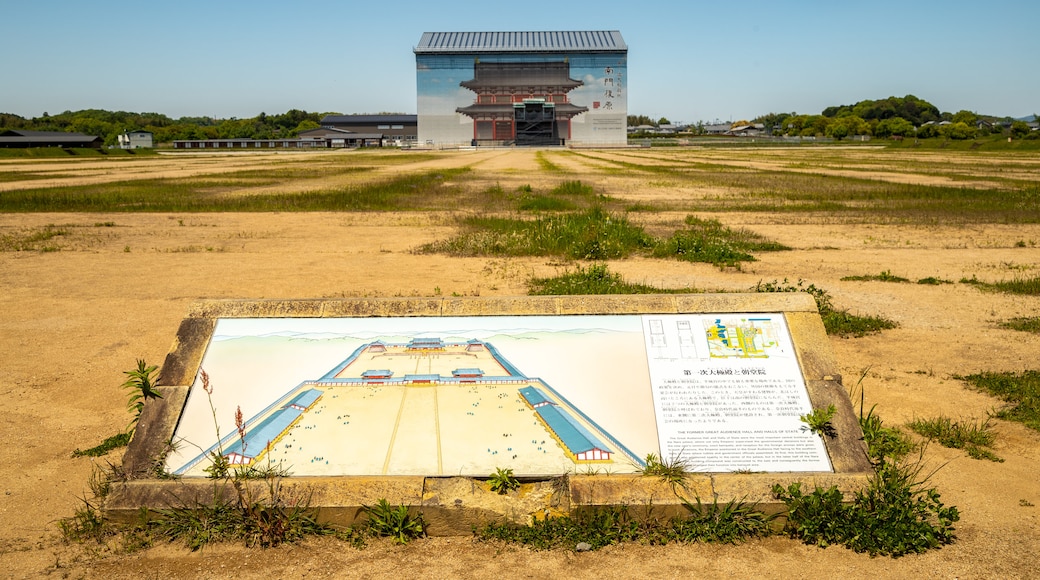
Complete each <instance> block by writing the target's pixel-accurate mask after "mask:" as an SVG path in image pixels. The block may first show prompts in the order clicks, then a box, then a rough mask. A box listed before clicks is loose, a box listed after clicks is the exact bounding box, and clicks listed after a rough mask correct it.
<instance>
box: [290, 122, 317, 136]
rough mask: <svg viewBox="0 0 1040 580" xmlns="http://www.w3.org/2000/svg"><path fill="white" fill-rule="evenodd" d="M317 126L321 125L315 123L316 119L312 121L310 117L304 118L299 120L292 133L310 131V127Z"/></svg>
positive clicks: (314, 127)
mask: <svg viewBox="0 0 1040 580" xmlns="http://www.w3.org/2000/svg"><path fill="white" fill-rule="evenodd" d="M319 127H321V125H319V124H318V123H317V121H312V120H310V119H304V120H302V121H300V124H299V125H297V126H296V129H295V130H294V133H296V134H297V135H299V134H300V132H302V131H310V130H311V129H318V128H319Z"/></svg>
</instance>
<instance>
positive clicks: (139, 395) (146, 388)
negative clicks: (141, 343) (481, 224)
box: [123, 359, 162, 433]
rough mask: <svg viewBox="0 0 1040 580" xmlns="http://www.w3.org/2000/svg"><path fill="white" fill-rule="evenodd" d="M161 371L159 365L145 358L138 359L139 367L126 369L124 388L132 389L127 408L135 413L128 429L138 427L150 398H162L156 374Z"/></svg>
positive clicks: (132, 429) (129, 430)
mask: <svg viewBox="0 0 1040 580" xmlns="http://www.w3.org/2000/svg"><path fill="white" fill-rule="evenodd" d="M158 373H159V367H158V365H149V364H148V363H146V362H144V360H143V359H137V368H136V369H134V370H131V371H126V372H124V373H123V374H125V375H126V377H127V378H126V381H125V382H124V383H123V388H124V389H127V390H129V391H130V396H129V398H128V399H127V402H126V408H127V410H128V411H130V413H131V414H132V415H133V418H132V419H131V420H130V425H129V426H128V427H127V431H128V432H130V433H133V431H134V429H136V428H137V420H138V419H140V418H141V411H143V410H144V404H145V402H146V401H147V400H148V399H161V398H162V395H160V394H159V392H158V391H156V390H155V386H156V385H155V381H156V375H157V374H158Z"/></svg>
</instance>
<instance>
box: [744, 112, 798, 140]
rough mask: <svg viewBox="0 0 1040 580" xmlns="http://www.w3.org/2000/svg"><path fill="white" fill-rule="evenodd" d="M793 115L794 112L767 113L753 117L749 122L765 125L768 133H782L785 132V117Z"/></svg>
mask: <svg viewBox="0 0 1040 580" xmlns="http://www.w3.org/2000/svg"><path fill="white" fill-rule="evenodd" d="M794 116H796V115H795V114H794V113H767V114H765V115H761V116H758V117H755V118H754V119H752V120H751V122H752V123H761V124H763V125H765V127H766V132H768V133H769V134H770V135H773V134H777V135H782V134H784V133H786V132H787V119H788V118H790V117H794Z"/></svg>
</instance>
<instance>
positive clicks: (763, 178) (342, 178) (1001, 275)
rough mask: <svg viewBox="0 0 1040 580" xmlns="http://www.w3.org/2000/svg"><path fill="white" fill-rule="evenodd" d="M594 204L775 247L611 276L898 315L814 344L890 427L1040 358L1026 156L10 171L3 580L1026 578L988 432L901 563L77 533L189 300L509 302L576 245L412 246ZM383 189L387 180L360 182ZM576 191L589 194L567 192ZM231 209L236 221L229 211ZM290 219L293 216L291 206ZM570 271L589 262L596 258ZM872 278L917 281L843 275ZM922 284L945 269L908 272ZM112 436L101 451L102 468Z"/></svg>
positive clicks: (612, 264) (1015, 461) (336, 160)
mask: <svg viewBox="0 0 1040 580" xmlns="http://www.w3.org/2000/svg"><path fill="white" fill-rule="evenodd" d="M576 181H580V182H581V184H582V185H584V186H591V192H590V193H585V194H581V195H571V196H569V197H566V196H557V197H566V199H567V200H569V201H570V202H572V203H574V204H576V205H577V206H578V207H584V206H587V205H588V204H593V203H595V204H602V205H603V206H604V207H606V208H607V209H608V210H609V211H610V212H613V215H618V216H621V215H624V216H627V219H628V221H629V222H631V223H632V224H635V225H638V226H641V227H643V228H644V229H645V230H646V231H647V232H648V233H650V234H651V235H654V236H658V237H667V236H668V235H670V234H671V233H672V232H674V231H675V230H677V229H680V228H682V227H683V223H684V219H685V218H686V217H687V216H691V215H692V216H696V217H699V218H702V219H715V220H718V221H719V222H721V224H723V225H724V226H727V227H729V228H734V229H738V228H744V229H747V230H750V231H752V232H754V233H756V234H758V235H760V236H762V237H764V238H765V239H768V240H771V241H774V242H778V243H780V244H783V245H785V246H787V247H789V248H791V249H790V250H789V251H772V252H760V253H755V257H756V258H757V260H755V261H751V262H744V263H743V264H742V265H741V266H740V267H739V268H732V267H730V268H719V267H716V266H713V265H711V264H707V263H691V262H687V261H679V260H674V259H665V258H654V257H651V256H649V255H648V254H636V255H632V256H630V257H627V258H620V259H609V260H606V263H607V265H608V266H609V268H610V271H612V272H616V273H619V274H621V275H622V276H623V277H624V278H625V279H626V280H627V281H630V282H636V283H641V284H646V285H651V286H657V287H662V288H686V287H689V288H694V289H697V290H702V291H746V290H748V289H749V288H751V287H753V286H755V285H756V284H757V283H758V282H760V281H774V280H775V281H782V280H784V279H787V280H789V281H792V282H793V281H796V280H804V281H806V282H809V283H813V284H815V285H816V286H818V287H820V288H825V289H826V290H827V291H828V292H829V293H830V294H831V295H832V297H833V300H834V302H835V304H836V305H837V306H839V307H840V308H843V309H848V310H849V311H851V312H853V313H857V314H867V315H881V316H884V317H887V318H889V319H891V320H892V321H894V322H895V323H896V324H897V325H898V327H897V328H895V329H891V330H885V331H883V332H880V333H877V334H871V335H868V336H864V337H859V338H837V337H834V338H832V339H831V342H832V346H833V349H834V351H835V352H836V355H837V358H838V360H839V362H840V364H841V365H842V369H843V374H844V377H845V383H846V386H847V387H851V386H853V385H854V384H855V383H856V382H857V381H858V380H859V379H860V377H862V380H861V383H860V384H861V386H862V388H863V390H864V391H865V395H866V405H867V407H868V408H869V407H870V406H872V405H876V412H877V413H878V414H879V415H880V416H881V417H882V418H883V419H884V420H885V422H886V425H889V426H901V425H904V424H906V423H907V422H909V421H911V420H912V419H915V418H922V417H926V418H929V417H936V416H939V415H943V416H947V417H952V418H955V419H964V420H968V419H978V420H982V419H985V418H986V416H987V414H988V413H989V412H991V411H993V410H995V409H998V408H999V407H1000V406H1001V403H1000V401H999V400H997V399H995V398H993V397H991V396H988V395H986V394H982V393H980V392H977V391H974V390H972V389H970V388H969V387H968V386H967V385H966V384H965V382H964V381H962V380H958V379H957V378H956V377H957V376H962V375H969V374H972V373H978V372H983V371H1016V372H1018V371H1023V370H1027V369H1040V358H1038V355H1037V353H1038V352H1040V335H1038V334H1035V333H1029V332H1020V331H1014V330H1008V329H1006V328H1003V327H1002V326H1001V325H1000V323H1001V322H1004V321H1007V320H1010V319H1014V318H1022V317H1037V316H1040V297H1037V296H1036V295H1018V294H1006V293H999V292H987V291H982V290H981V289H980V288H979V287H978V286H977V285H976V284H968V283H962V282H960V281H961V280H964V279H974V280H977V281H982V282H988V283H994V282H999V281H1005V280H1015V279H1031V278H1037V277H1038V276H1040V190H1038V188H1037V183H1038V182H1040V157H1038V156H1037V155H1036V154H1014V153H1007V154H997V153H987V154H980V153H974V152H962V153H952V152H951V153H943V152H937V151H929V152H915V151H912V150H900V151H895V152H894V151H889V150H885V149H880V148H865V147H852V148H840V147H825V148H824V147H820V148H811V147H805V148H747V149H744V148H740V149H737V148H730V149H723V148H703V149H702V148H684V149H680V148H662V149H656V148H654V149H619V150H580V151H569V150H510V149H502V150H475V151H453V152H406V151H335V152H312V153H277V154H274V153H262V154H261V153H254V154H205V155H199V154H194V155H186V154H162V155H158V156H149V157H144V158H120V159H105V158H98V157H94V158H87V159H75V158H70V159H68V160H55V159H46V160H29V159H4V160H0V212H2V213H0V392H2V395H3V399H4V402H5V410H4V413H3V415H2V425H3V427H2V431H0V433H2V434H3V445H2V447H0V465H2V466H3V469H2V471H0V490H2V491H3V494H2V495H0V571H2V573H3V574H4V575H7V576H9V577H41V576H53V577H74V578H76V577H98V578H102V577H103V578H114V577H135V578H136V577H145V578H149V577H199V578H210V577H212V578H218V577H219V578H223V577H242V578H261V577H263V578H268V577H304V576H306V577H362V578H364V577H384V576H398V577H400V576H412V575H420V574H421V575H423V576H426V577H435V578H446V577H455V576H463V577H492V576H502V575H510V576H513V575H516V576H523V577H537V578H541V577H602V578H633V577H654V578H670V577H686V576H691V575H702V576H708V577H723V576H724V577H764V578H790V577H806V578H807V577H817V578H822V577H840V576H848V577H874V578H905V577H928V578H932V577H935V578H1029V577H1034V576H1035V573H1036V572H1035V568H1036V563H1037V562H1038V561H1040V433H1038V432H1037V431H1033V430H1030V429H1028V428H1026V427H1025V426H1023V425H1022V424H1019V423H1014V422H1008V421H1002V420H993V421H992V425H993V427H994V431H995V433H996V436H997V439H996V443H995V445H994V453H996V454H997V455H998V456H1000V457H1001V458H1003V459H1004V461H1003V462H1002V463H997V462H992V461H984V460H976V459H971V458H969V457H968V456H967V455H965V453H964V452H963V451H960V450H956V449H948V448H944V447H942V446H940V445H938V444H937V443H933V444H931V445H929V446H928V447H927V449H926V451H925V461H926V462H927V465H928V466H930V468H932V469H936V471H935V473H934V475H932V477H931V480H930V481H929V484H930V485H934V486H935V487H936V488H937V489H938V490H939V492H940V493H941V494H942V499H943V501H944V503H946V504H947V505H955V506H957V507H958V508H959V509H960V512H961V520H960V522H959V523H958V524H957V541H956V542H955V543H954V544H952V545H950V546H947V547H945V548H943V549H941V550H933V551H930V552H928V553H926V554H923V555H915V556H905V557H902V558H898V559H889V558H870V557H869V556H867V555H864V554H857V553H854V552H852V551H849V550H847V549H845V548H842V547H830V548H827V549H821V548H818V547H814V546H805V545H802V544H799V543H798V542H796V541H794V540H790V539H784V538H776V537H774V538H767V539H764V540H755V541H751V542H748V543H746V544H741V545H736V546H730V545H707V544H693V545H680V544H670V545H667V546H656V547H655V546H643V545H621V546H614V547H608V548H604V549H602V550H598V551H594V552H586V553H574V552H569V551H550V552H536V551H530V550H527V549H525V548H520V547H514V546H507V545H499V544H490V543H480V542H477V541H475V540H473V539H471V538H432V539H426V540H421V541H415V542H412V543H410V544H408V545H406V546H396V545H392V544H391V543H389V542H388V541H386V542H384V541H373V542H371V543H370V545H369V547H368V548H366V549H364V550H360V551H358V550H355V549H354V548H351V547H349V546H348V545H346V544H344V543H342V542H339V541H336V540H332V539H316V540H308V541H306V542H304V543H302V544H296V545H285V546H281V547H278V548H275V549H269V550H260V549H248V548H245V547H242V546H238V545H218V546H211V547H206V548H204V549H203V550H201V551H199V552H189V551H188V550H187V549H186V548H184V547H183V546H181V545H179V544H159V545H155V546H153V547H150V548H147V549H141V550H136V551H131V552H126V551H125V550H123V549H121V548H120V546H119V544H118V543H114V544H112V545H109V546H104V547H103V546H98V545H95V544H93V543H90V542H88V543H84V544H78V543H67V542H65V541H63V539H62V536H61V534H60V533H59V528H58V525H57V523H58V521H59V520H60V519H61V518H64V517H68V516H70V515H71V514H72V513H73V512H74V511H75V510H76V509H77V508H78V507H80V506H81V505H82V503H81V501H82V500H81V499H80V498H81V497H85V496H87V495H88V494H89V492H88V490H87V480H88V477H89V476H90V473H91V470H92V460H91V459H88V458H83V457H78V458H73V457H72V452H73V451H74V450H76V449H85V448H88V447H91V446H93V445H96V444H97V443H99V442H101V441H102V440H103V439H104V438H106V437H108V436H110V435H112V434H114V433H116V432H118V431H119V430H121V429H124V428H125V427H126V425H127V422H128V421H129V419H130V416H129V414H128V412H127V411H126V404H125V403H126V397H127V392H126V391H124V390H122V389H120V388H119V385H120V384H121V383H122V382H123V380H124V379H125V377H124V375H123V374H122V373H123V371H126V370H130V369H132V368H133V367H134V366H135V360H136V359H139V358H143V359H145V360H147V361H149V362H154V363H157V364H161V361H162V360H163V358H164V357H165V354H166V352H167V350H168V349H169V348H170V346H171V342H172V340H173V337H174V334H175V331H176V329H177V327H178V324H179V322H180V320H181V318H182V317H183V316H184V314H185V312H186V311H187V309H188V306H189V304H190V303H191V302H192V301H194V300H198V299H204V298H249V299H265V298H319V297H351V296H428V295H438V294H439V295H451V294H459V295H468V296H473V295H479V296H499V295H522V294H526V293H527V292H528V281H529V280H530V279H531V278H533V277H547V276H554V275H557V274H560V273H563V272H567V271H571V270H573V269H574V268H575V267H576V265H577V264H579V263H578V262H575V261H574V260H572V259H571V258H568V257H566V256H553V257H540V256H523V255H519V256H480V255H477V256H453V255H448V254H443V253H418V252H417V251H416V249H417V248H418V247H420V246H422V245H423V244H428V243H432V242H437V241H442V240H445V239H448V238H451V237H452V236H454V235H455V234H456V233H458V232H459V231H460V228H461V227H462V226H461V222H460V219H462V218H465V217H474V216H482V215H496V216H500V217H516V216H518V215H527V216H530V215H534V214H533V213H525V212H522V211H521V210H519V209H518V207H520V206H521V205H522V204H523V203H524V202H525V200H529V199H535V198H538V196H550V193H551V192H552V190H553V189H554V188H556V187H558V186H560V185H561V184H564V183H568V182H576ZM379 184H384V185H385V186H380V187H376V186H377V185H379ZM582 195H584V197H582ZM226 210H230V211H226ZM304 210H305V211H304ZM585 265H587V263H585ZM883 272H887V273H890V274H891V275H893V276H901V277H904V278H907V279H909V280H910V281H911V282H910V283H894V282H886V281H880V280H843V278H846V277H848V276H865V275H878V274H881V273H883ZM925 278H935V279H938V280H942V281H948V282H950V283H943V284H917V283H914V282H916V281H917V280H920V279H925ZM119 459H120V457H119V454H118V452H116V453H112V454H110V455H109V456H108V457H106V458H101V459H100V460H97V461H98V462H99V463H100V464H102V465H103V464H104V462H105V461H111V462H118V461H119Z"/></svg>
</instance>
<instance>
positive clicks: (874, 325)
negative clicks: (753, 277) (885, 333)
mask: <svg viewBox="0 0 1040 580" xmlns="http://www.w3.org/2000/svg"><path fill="white" fill-rule="evenodd" d="M751 291H752V292H806V293H808V294H809V295H810V296H812V297H813V299H814V300H816V307H817V309H818V310H819V311H820V317H821V318H822V319H823V326H824V328H825V329H826V331H827V334H831V335H834V336H840V337H842V338H859V337H862V336H866V335H868V334H875V333H878V332H881V331H882V330H888V329H892V328H896V327H897V326H898V325H897V324H896V323H895V322H893V321H891V320H889V319H887V318H885V317H883V316H860V315H856V314H852V313H850V312H849V311H848V310H839V309H837V308H836V307H835V306H834V303H833V301H832V300H831V295H830V293H829V292H827V291H826V290H824V289H823V288H818V287H817V286H816V285H815V284H809V285H808V286H806V285H805V283H804V281H802V280H799V281H798V282H797V283H795V284H791V283H790V282H788V281H787V279H786V278H785V279H784V281H783V282H777V281H776V280H774V281H772V282H761V281H760V282H759V283H758V284H756V285H755V286H753V287H752V288H751Z"/></svg>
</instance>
